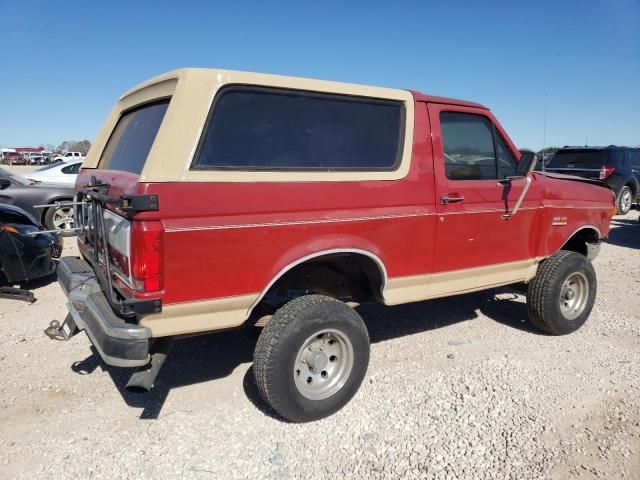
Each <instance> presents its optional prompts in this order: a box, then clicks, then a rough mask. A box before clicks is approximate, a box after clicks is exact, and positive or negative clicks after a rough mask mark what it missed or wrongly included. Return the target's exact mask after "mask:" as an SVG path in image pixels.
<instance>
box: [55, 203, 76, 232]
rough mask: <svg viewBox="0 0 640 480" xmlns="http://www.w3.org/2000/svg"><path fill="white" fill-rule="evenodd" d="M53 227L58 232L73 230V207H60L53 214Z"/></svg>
mask: <svg viewBox="0 0 640 480" xmlns="http://www.w3.org/2000/svg"><path fill="white" fill-rule="evenodd" d="M52 222H53V227H54V228H56V229H58V230H71V229H72V228H73V207H60V208H58V209H56V211H55V212H53V220H52Z"/></svg>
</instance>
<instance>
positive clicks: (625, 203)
mask: <svg viewBox="0 0 640 480" xmlns="http://www.w3.org/2000/svg"><path fill="white" fill-rule="evenodd" d="M632 204H633V192H632V191H631V188H629V187H627V186H624V187H622V188H621V189H620V193H619V194H618V201H617V202H616V208H617V210H618V214H619V215H626V214H627V213H629V210H631V205H632Z"/></svg>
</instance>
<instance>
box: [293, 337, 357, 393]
mask: <svg viewBox="0 0 640 480" xmlns="http://www.w3.org/2000/svg"><path fill="white" fill-rule="evenodd" d="M352 368H353V346H352V345H351V341H350V340H349V338H348V337H347V336H346V335H345V334H344V333H343V332H341V331H340V330H336V329H326V330H321V331H319V332H316V333H314V334H313V335H311V336H310V337H309V338H307V339H306V340H305V341H304V343H303V344H302V348H300V350H298V354H297V355H296V361H295V364H294V366H293V381H294V383H295V385H296V388H297V389H298V392H300V394H301V395H302V396H303V397H305V398H308V399H309V400H324V399H325V398H329V397H331V396H332V395H335V394H336V393H337V392H338V391H339V390H340V389H341V388H342V387H343V386H344V384H345V383H346V381H347V379H348V378H349V375H350V374H351V370H352Z"/></svg>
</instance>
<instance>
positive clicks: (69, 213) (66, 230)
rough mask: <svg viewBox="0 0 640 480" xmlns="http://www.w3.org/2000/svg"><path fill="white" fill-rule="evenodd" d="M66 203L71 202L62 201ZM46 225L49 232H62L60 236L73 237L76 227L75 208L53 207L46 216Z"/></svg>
mask: <svg viewBox="0 0 640 480" xmlns="http://www.w3.org/2000/svg"><path fill="white" fill-rule="evenodd" d="M66 201H70V200H61V202H66ZM44 224H45V226H46V227H47V229H48V230H61V233H60V234H61V235H62V236H63V237H69V236H71V235H73V234H74V230H73V227H74V226H75V225H74V220H73V207H65V206H60V207H56V206H55V205H53V206H51V207H50V208H48V209H47V211H46V213H45V215H44Z"/></svg>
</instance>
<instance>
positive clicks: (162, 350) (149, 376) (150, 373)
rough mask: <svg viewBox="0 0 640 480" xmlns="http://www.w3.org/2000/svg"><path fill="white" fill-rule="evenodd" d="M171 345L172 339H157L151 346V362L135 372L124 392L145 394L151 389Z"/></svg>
mask: <svg viewBox="0 0 640 480" xmlns="http://www.w3.org/2000/svg"><path fill="white" fill-rule="evenodd" d="M172 345H173V338H171V337H163V338H159V339H157V340H156V341H155V342H154V344H153V345H152V346H151V352H150V354H151V360H150V361H149V363H148V364H147V365H145V366H144V367H141V368H140V369H138V370H136V371H135V372H134V373H133V375H131V378H130V379H129V381H128V382H127V385H126V386H125V387H124V388H125V389H126V390H128V391H130V392H135V393H146V392H148V391H150V390H151V389H152V388H153V382H155V381H156V377H157V376H158V373H160V368H161V367H162V364H164V361H165V360H166V358H167V355H169V350H171V346H172Z"/></svg>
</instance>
